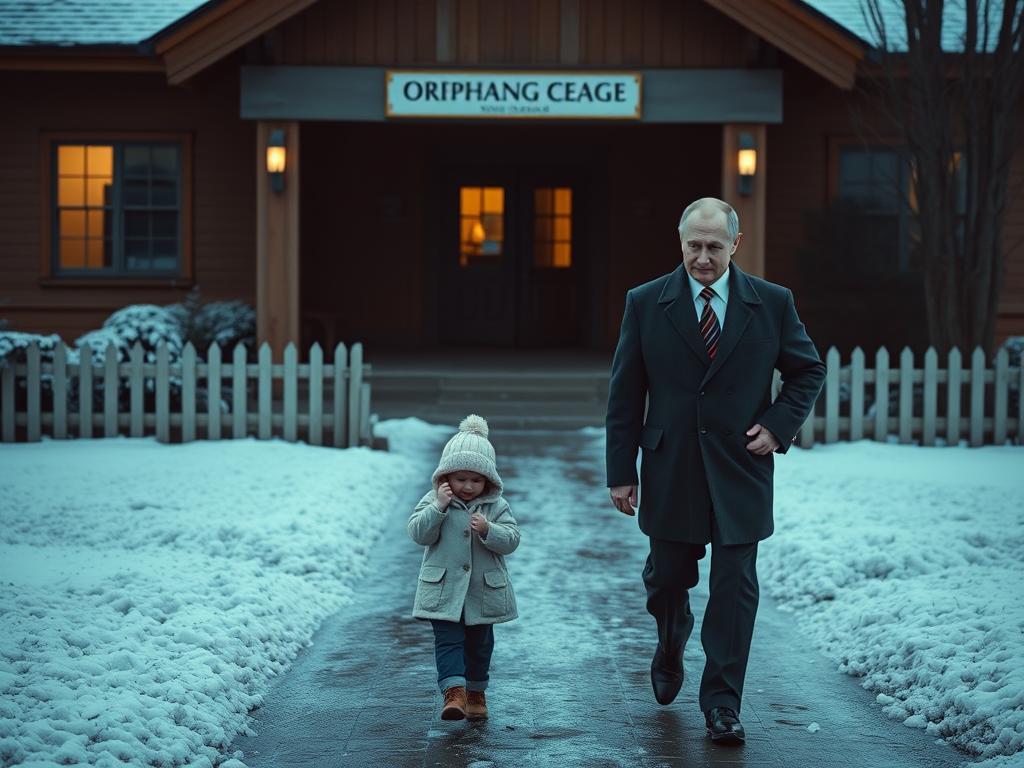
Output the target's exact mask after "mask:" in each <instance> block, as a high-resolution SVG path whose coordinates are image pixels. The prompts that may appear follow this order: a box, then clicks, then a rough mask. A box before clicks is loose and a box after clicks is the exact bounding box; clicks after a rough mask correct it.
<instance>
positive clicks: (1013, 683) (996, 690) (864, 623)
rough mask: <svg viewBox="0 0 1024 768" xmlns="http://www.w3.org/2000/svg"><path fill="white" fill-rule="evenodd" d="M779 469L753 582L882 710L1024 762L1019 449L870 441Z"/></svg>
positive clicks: (995, 757)
mask: <svg viewBox="0 0 1024 768" xmlns="http://www.w3.org/2000/svg"><path fill="white" fill-rule="evenodd" d="M775 467H776V474H775V520H776V531H775V535H774V536H773V537H772V538H770V539H768V540H767V541H765V542H764V543H763V544H762V545H761V548H760V550H759V553H758V577H759V581H760V584H761V590H762V593H763V594H768V595H770V596H772V597H774V598H776V599H777V600H780V601H782V602H783V604H784V605H785V606H788V607H791V608H792V609H793V610H794V611H795V612H796V614H797V616H798V617H799V620H800V625H801V628H802V629H803V630H804V631H805V632H806V633H808V634H809V635H810V636H811V637H812V638H813V639H814V641H815V642H816V643H817V644H818V645H819V647H821V648H822V650H823V651H824V652H825V653H826V654H827V655H828V656H830V657H831V658H833V659H835V660H836V661H837V662H838V663H839V666H840V669H842V670H843V671H845V672H847V673H849V674H851V675H856V676H859V677H862V678H863V685H864V687H865V688H867V689H868V690H870V691H872V692H874V693H876V694H877V700H878V702H879V704H880V705H881V706H882V707H883V709H884V711H885V712H886V713H887V714H889V715H890V716H892V717H896V718H899V719H902V720H903V721H904V722H906V723H907V724H908V725H912V726H918V727H923V728H927V730H928V733H931V734H934V735H935V736H936V737H942V738H946V739H948V740H949V741H951V742H952V743H953V744H956V745H957V746H958V747H961V748H963V749H966V750H968V751H969V752H971V753H972V754H976V755H979V756H981V757H982V758H983V762H982V763H981V764H982V765H984V766H986V768H1008V766H1011V765H1013V766H1024V751H1022V750H1024V449H1021V448H1019V447H1017V448H1014V447H989V448H965V447H950V448H919V447H911V446H900V445H891V444H878V443H870V442H866V441H865V442H859V443H853V444H850V443H845V444H837V445H830V446H816V447H815V448H814V449H812V450H810V451H801V450H799V449H794V450H793V451H790V453H789V454H788V455H787V456H784V457H780V458H778V459H777V461H776V464H775Z"/></svg>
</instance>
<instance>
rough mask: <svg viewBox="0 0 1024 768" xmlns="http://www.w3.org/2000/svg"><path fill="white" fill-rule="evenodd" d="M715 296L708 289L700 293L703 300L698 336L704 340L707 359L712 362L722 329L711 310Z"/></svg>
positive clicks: (716, 316)
mask: <svg viewBox="0 0 1024 768" xmlns="http://www.w3.org/2000/svg"><path fill="white" fill-rule="evenodd" d="M714 295H715V292H714V291H712V290H711V289H710V288H704V289H702V290H701V292H700V297H701V298H702V299H704V311H703V312H701V315H700V325H699V326H698V327H699V328H700V335H701V338H703V339H704V345H705V346H706V347H707V348H708V357H709V358H711V359H712V360H714V359H715V353H716V352H717V351H718V339H719V337H720V336H721V335H722V328H721V326H719V324H718V315H716V314H715V310H713V309H712V308H711V299H712V297H713V296H714Z"/></svg>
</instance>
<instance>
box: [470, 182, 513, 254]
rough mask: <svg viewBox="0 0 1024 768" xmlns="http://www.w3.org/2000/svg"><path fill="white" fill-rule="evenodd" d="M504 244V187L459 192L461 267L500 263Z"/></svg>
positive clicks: (479, 188)
mask: <svg viewBox="0 0 1024 768" xmlns="http://www.w3.org/2000/svg"><path fill="white" fill-rule="evenodd" d="M504 243H505V189H504V187H461V188H460V189H459V266H461V267H469V266H473V265H475V264H497V263H499V262H500V261H501V258H502V255H503V253H504Z"/></svg>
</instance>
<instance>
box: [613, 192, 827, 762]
mask: <svg viewBox="0 0 1024 768" xmlns="http://www.w3.org/2000/svg"><path fill="white" fill-rule="evenodd" d="M679 237H680V242H681V245H682V252H683V260H682V264H680V265H679V266H678V267H677V268H676V269H675V270H674V271H673V272H670V273H669V274H667V275H663V276H661V277H659V278H657V279H656V280H652V281H651V282H649V283H645V284H644V285H640V286H637V287H636V288H633V289H632V290H630V291H629V292H628V293H627V294H626V308H625V312H624V313H623V316H622V330H621V334H620V336H619V343H618V347H617V348H616V350H615V360H614V362H613V363H612V375H611V381H610V384H609V393H608V415H607V421H606V428H607V438H608V446H607V451H608V454H607V469H608V487H609V488H610V489H611V497H612V502H613V503H614V504H615V506H616V508H617V509H619V510H620V511H622V512H624V513H625V514H627V515H632V514H633V508H634V507H635V506H636V505H637V485H638V478H637V471H636V458H637V449H638V447H639V448H643V461H642V465H641V472H640V475H641V477H640V478H639V485H640V487H641V488H642V493H641V495H640V529H641V530H642V531H643V532H644V533H645V534H647V536H648V538H649V540H650V554H649V555H648V558H647V565H646V567H645V568H644V574H643V578H644V584H645V585H646V588H647V610H648V611H649V612H650V613H651V614H652V615H653V616H654V617H655V619H657V622H658V647H657V650H656V651H655V654H654V660H653V661H652V663H651V682H652V685H653V686H654V694H655V698H656V699H657V700H658V702H659V703H660V704H670V703H671V702H672V701H673V700H674V699H675V697H676V694H677V693H678V692H679V689H680V687H681V686H682V682H683V668H682V660H683V647H684V646H685V645H686V641H687V639H688V638H689V636H690V632H691V631H692V629H693V614H692V613H691V611H690V603H689V596H688V590H689V589H690V588H691V587H693V586H695V585H696V584H697V578H698V577H697V561H698V560H700V559H701V558H702V557H704V552H705V546H706V545H707V543H708V542H710V543H711V553H712V554H711V583H710V592H711V594H710V597H709V599H708V604H707V608H706V609H705V612H704V620H703V624H702V627H701V642H702V644H703V646H704V651H705V654H706V655H707V664H706V666H705V668H704V675H703V678H702V679H701V685H700V707H701V710H702V711H703V712H704V714H705V722H706V724H707V729H708V734H709V735H710V736H711V738H712V739H713V740H715V741H721V742H727V743H728V742H731V743H742V742H743V741H744V739H745V734H744V731H743V726H742V724H741V723H740V721H739V712H740V700H741V698H742V694H743V679H744V676H745V673H746V667H747V657H748V655H749V652H750V640H751V636H752V635H753V629H754V617H755V615H756V613H757V601H758V587H757V573H756V568H755V563H756V556H757V542H758V541H760V540H762V539H765V538H767V537H768V536H770V535H771V534H772V530H773V522H772V474H773V457H772V454H773V453H785V452H786V450H787V449H788V448H789V446H790V443H791V442H792V441H793V440H794V439H795V436H796V434H797V432H798V431H799V429H800V427H801V425H802V424H803V422H804V420H805V419H806V418H807V416H808V414H809V413H810V411H811V408H812V407H813V405H814V401H815V400H816V399H817V397H818V393H819V392H820V390H821V387H822V384H823V383H824V380H825V366H824V364H823V363H822V362H821V358H820V357H819V356H818V353H817V351H816V350H815V348H814V344H813V343H812V342H811V340H810V338H808V336H807V333H806V331H805V330H804V326H803V324H802V323H801V322H800V318H799V317H797V313H796V308H795V307H794V304H793V294H792V292H790V291H789V289H787V288H784V287H782V286H780V285H775V284H774V283H769V282H767V281H766V280H761V279H760V278H757V277H753V276H752V275H747V274H745V273H744V272H742V271H741V270H740V269H739V268H738V267H737V266H736V265H735V264H732V265H730V260H731V257H732V255H733V254H734V253H735V252H736V248H737V246H739V243H740V239H741V238H742V235H741V234H740V233H739V217H738V216H737V215H736V212H735V211H734V210H733V209H732V207H731V206H730V205H729V204H728V203H725V202H724V201H722V200H717V199H715V198H702V199H701V200H697V201H696V202H694V203H692V204H691V205H689V206H688V207H687V208H686V210H685V211H684V212H683V215H682V217H681V218H680V221H679ZM776 368H777V369H778V370H779V371H780V373H781V374H782V391H781V392H780V393H779V396H778V397H777V398H776V399H775V401H774V402H773V401H772V399H771V389H772V375H773V369H776ZM645 401H646V414H645Z"/></svg>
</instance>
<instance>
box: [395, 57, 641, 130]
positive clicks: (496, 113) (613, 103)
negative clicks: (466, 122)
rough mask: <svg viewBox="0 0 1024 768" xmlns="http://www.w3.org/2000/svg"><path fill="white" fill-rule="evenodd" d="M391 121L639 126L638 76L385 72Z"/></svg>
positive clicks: (572, 73) (547, 73)
mask: <svg viewBox="0 0 1024 768" xmlns="http://www.w3.org/2000/svg"><path fill="white" fill-rule="evenodd" d="M384 78H385V102H386V103H385V114H386V115H387V117H389V118H401V117H442V118H487V119H507V118H512V119H515V118H519V119H523V118H525V119H545V118H561V119H574V118H582V119H588V120H599V119H605V120H639V119H640V118H641V100H640V98H641V84H642V80H643V76H642V75H641V74H640V73H639V72H625V73H623V72H614V73H613V72H607V73H606V72H511V71H510V72H467V71H448V72H444V71H424V70H419V71H417V70H395V69H391V70H387V71H386V72H385V73H384Z"/></svg>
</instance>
